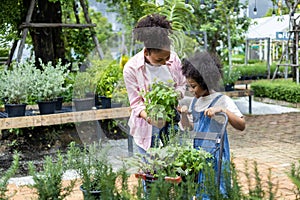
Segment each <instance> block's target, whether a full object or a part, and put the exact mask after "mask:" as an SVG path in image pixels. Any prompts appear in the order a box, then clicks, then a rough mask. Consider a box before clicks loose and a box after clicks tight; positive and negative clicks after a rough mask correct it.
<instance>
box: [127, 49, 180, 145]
mask: <svg viewBox="0 0 300 200" xmlns="http://www.w3.org/2000/svg"><path fill="white" fill-rule="evenodd" d="M144 64H145V57H144V49H143V50H142V51H140V52H139V53H137V54H136V55H134V56H133V57H132V58H131V59H129V61H128V62H127V63H126V65H125V66H124V70H123V76H124V81H125V85H126V89H127V93H128V98H129V101H130V107H131V109H132V110H131V116H130V118H129V122H128V125H129V127H130V134H131V135H132V136H133V138H134V141H135V143H136V144H137V145H138V146H140V147H142V148H143V149H145V150H148V149H149V148H150V144H151V136H152V125H149V124H148V123H147V122H146V121H145V120H144V119H143V118H141V117H140V116H139V115H140V112H141V111H142V110H145V105H144V99H143V97H142V96H141V95H140V94H139V93H140V92H141V91H147V89H148V88H149V87H148V85H149V82H150V80H149V78H148V77H147V74H146V69H145V66H144ZM166 65H167V66H168V67H169V70H170V73H171V76H172V77H173V80H174V82H175V89H176V90H177V91H180V93H181V97H183V96H184V92H185V87H186V79H185V77H184V76H183V75H182V72H181V61H180V59H179V57H178V56H177V54H176V53H175V52H171V55H170V59H169V60H168V61H167V63H166Z"/></svg>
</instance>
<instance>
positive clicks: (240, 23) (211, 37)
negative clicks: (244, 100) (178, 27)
mask: <svg viewBox="0 0 300 200" xmlns="http://www.w3.org/2000/svg"><path fill="white" fill-rule="evenodd" d="M98 1H102V2H105V3H107V4H108V6H110V7H111V9H113V11H115V12H118V14H119V15H120V19H122V23H123V24H127V25H131V27H130V29H132V26H133V25H132V24H133V22H134V23H136V22H137V20H138V19H139V18H140V17H142V16H144V15H146V14H150V13H153V12H156V13H162V14H163V13H165V11H166V10H168V9H169V8H171V9H170V11H172V9H173V8H174V7H172V5H175V4H179V3H180V4H184V3H186V2H187V1H185V0H165V1H164V4H163V5H157V4H155V2H156V1H155V0H150V1H144V2H141V1H140V0H129V1H127V0H119V1H117V0H98ZM204 2H205V5H206V6H205V8H203V9H201V6H200V4H201V1H199V0H189V1H188V5H187V4H186V9H188V8H189V6H191V7H192V8H193V13H192V15H187V12H186V11H185V10H183V9H181V10H178V11H177V12H176V14H181V16H182V17H181V20H180V19H179V21H180V23H182V22H183V23H184V24H185V25H187V24H190V26H188V28H186V26H183V27H182V28H183V30H187V29H189V30H194V31H205V32H206V33H207V37H208V39H207V40H208V48H209V49H208V50H209V51H210V52H213V53H218V54H219V55H223V57H225V58H228V56H227V55H228V44H230V42H228V39H230V40H231V45H232V47H235V46H239V45H241V44H244V34H243V33H245V32H246V31H247V30H248V27H249V25H250V18H248V17H247V16H246V15H242V12H243V11H245V10H246V7H247V5H246V4H242V3H240V2H239V0H228V1H213V0H205V1H204ZM212 7H214V9H212ZM169 13H170V14H172V12H169ZM126 14H128V15H127V17H130V19H128V18H127V17H125V15H126ZM170 16H172V15H170ZM232 16H233V17H232ZM176 20H178V19H176ZM228 30H230V35H231V37H230V38H228ZM198 42H199V45H200V43H201V41H198Z"/></svg>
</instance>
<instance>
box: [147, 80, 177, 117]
mask: <svg viewBox="0 0 300 200" xmlns="http://www.w3.org/2000/svg"><path fill="white" fill-rule="evenodd" d="M173 84H174V82H173V81H169V82H168V83H167V84H166V83H163V82H161V81H158V82H154V83H153V84H152V85H151V86H150V90H149V91H147V92H145V91H142V94H143V93H144V99H145V106H146V112H147V114H148V116H149V117H150V118H151V119H153V120H155V121H158V120H160V119H164V120H166V121H167V122H172V120H173V117H175V114H176V113H175V109H176V107H177V105H178V96H179V94H178V92H177V91H175V89H174V87H173Z"/></svg>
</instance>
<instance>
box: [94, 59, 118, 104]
mask: <svg viewBox="0 0 300 200" xmlns="http://www.w3.org/2000/svg"><path fill="white" fill-rule="evenodd" d="M97 76H98V77H99V78H98V81H97V88H96V91H97V94H99V95H100V98H101V104H102V108H110V107H111V98H112V94H113V93H114V91H115V88H116V86H117V84H118V82H119V81H120V80H121V79H122V78H123V76H122V70H121V68H120V66H119V65H118V64H117V62H116V61H112V62H111V61H110V62H109V63H107V62H106V65H104V66H103V69H102V70H101V71H99V74H98V75H97Z"/></svg>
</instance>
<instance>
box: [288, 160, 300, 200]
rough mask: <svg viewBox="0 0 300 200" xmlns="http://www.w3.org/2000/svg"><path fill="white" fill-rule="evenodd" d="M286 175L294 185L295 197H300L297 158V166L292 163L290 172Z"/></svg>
mask: <svg viewBox="0 0 300 200" xmlns="http://www.w3.org/2000/svg"><path fill="white" fill-rule="evenodd" d="M288 177H289V178H290V179H291V181H292V182H293V183H294V185H295V192H294V193H295V194H296V199H300V160H298V166H297V165H296V164H295V163H292V166H291V169H290V172H288Z"/></svg>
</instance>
